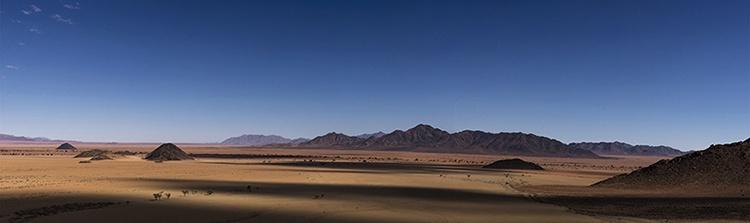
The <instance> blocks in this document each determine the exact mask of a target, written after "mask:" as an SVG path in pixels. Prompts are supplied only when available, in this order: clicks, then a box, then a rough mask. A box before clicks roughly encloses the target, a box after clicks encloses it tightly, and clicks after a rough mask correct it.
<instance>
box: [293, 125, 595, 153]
mask: <svg viewBox="0 0 750 223" xmlns="http://www.w3.org/2000/svg"><path fill="white" fill-rule="evenodd" d="M300 146H303V147H339V148H351V149H366V150H397V151H411V152H436V153H475V154H502V155H525V156H553V157H582V158H601V157H600V156H598V155H596V154H594V153H593V152H591V151H588V150H584V149H578V148H572V147H570V146H568V145H566V144H564V143H562V142H560V141H557V140H554V139H550V138H547V137H542V136H537V135H534V134H526V133H488V132H482V131H469V130H467V131H462V132H457V133H448V132H446V131H443V130H441V129H438V128H434V127H432V126H430V125H425V124H420V125H417V126H415V127H413V128H411V129H408V130H406V131H402V130H396V131H393V132H391V133H388V134H385V135H383V136H380V137H369V138H366V139H365V138H359V137H355V136H347V135H344V134H340V133H335V132H333V133H328V134H326V135H323V136H319V137H316V138H314V139H312V140H310V141H308V142H306V143H302V144H300Z"/></svg>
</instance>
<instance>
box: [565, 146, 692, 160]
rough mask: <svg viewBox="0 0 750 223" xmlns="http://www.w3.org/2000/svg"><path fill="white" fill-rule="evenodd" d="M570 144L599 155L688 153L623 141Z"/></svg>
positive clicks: (672, 155)
mask: <svg viewBox="0 0 750 223" xmlns="http://www.w3.org/2000/svg"><path fill="white" fill-rule="evenodd" d="M569 146H571V147H573V148H578V149H585V150H588V151H591V152H594V153H596V154H597V155H619V156H671V157H675V156H681V155H685V154H687V153H686V152H683V151H680V150H677V149H674V148H672V147H669V146H649V145H630V144H627V143H623V142H581V143H571V144H569Z"/></svg>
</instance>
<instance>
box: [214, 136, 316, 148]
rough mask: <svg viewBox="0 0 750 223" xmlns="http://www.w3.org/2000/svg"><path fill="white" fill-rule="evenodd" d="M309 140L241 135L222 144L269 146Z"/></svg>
mask: <svg viewBox="0 0 750 223" xmlns="http://www.w3.org/2000/svg"><path fill="white" fill-rule="evenodd" d="M308 140H309V139H305V138H297V139H289V138H285V137H282V136H278V135H241V136H237V137H231V138H228V139H226V140H224V141H222V142H221V144H228V145H243V146H262V145H269V144H299V143H302V142H306V141H308Z"/></svg>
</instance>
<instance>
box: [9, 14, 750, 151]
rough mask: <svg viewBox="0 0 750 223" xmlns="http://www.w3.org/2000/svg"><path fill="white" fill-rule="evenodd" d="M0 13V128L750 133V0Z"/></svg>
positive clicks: (84, 132) (576, 136) (114, 132)
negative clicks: (418, 128)
mask: <svg viewBox="0 0 750 223" xmlns="http://www.w3.org/2000/svg"><path fill="white" fill-rule="evenodd" d="M66 4H67V5H68V6H73V7H67V8H66V7H65V5H66ZM31 5H34V6H36V7H38V8H39V9H41V11H40V12H33V9H32V8H31ZM76 8H77V9H76ZM22 10H25V11H27V12H29V11H31V12H33V13H31V14H30V15H26V14H24V12H23V11H22ZM0 11H2V12H1V14H0V66H2V67H0V133H9V134H16V135H27V136H45V137H50V138H62V139H76V140H86V141H122V142H144V141H149V142H163V141H177V142H216V141H221V140H222V139H224V138H226V137H229V136H235V135H240V134H244V133H257V134H279V135H283V136H287V137H314V136H316V135H321V134H324V133H326V132H329V131H337V132H344V133H347V134H360V133H366V132H374V131H386V132H389V131H392V130H394V129H406V128H409V127H412V126H413V125H416V124H418V123H428V124H432V125H434V126H436V127H440V128H442V129H444V130H447V131H451V132H452V131H460V130H463V129H477V130H485V131H492V132H500V131H511V132H518V131H521V132H529V133H535V134H539V135H544V136H548V137H552V138H556V139H559V140H561V141H563V142H578V141H614V140H619V141H625V142H629V143H634V144H658V145H661V144H664V145H670V146H674V147H677V148H680V149H683V150H687V149H702V148H705V147H706V146H708V145H709V144H712V143H725V142H731V141H738V140H741V139H745V138H748V137H750V1H746V0H737V1H708V0H706V1H686V0H679V1H677V0H676V1H653V0H633V1H600V0H589V1H573V0H570V1H568V0H566V1H563V0H559V1H558V0H554V1H541V0H535V1H520V0H519V1H402V0H394V1H365V0H355V1H351V0H342V1H329V0H322V1H152V0H140V1H86V0H83V1H67V0H60V1H58V0H54V1H27V0H0ZM55 15H60V17H61V18H62V19H61V20H62V21H59V20H60V19H57V18H55ZM68 19H69V20H70V22H68ZM69 23H72V24H69ZM30 29H36V30H38V32H36V31H34V32H32V31H30Z"/></svg>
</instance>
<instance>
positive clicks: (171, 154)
mask: <svg viewBox="0 0 750 223" xmlns="http://www.w3.org/2000/svg"><path fill="white" fill-rule="evenodd" d="M146 159H147V160H153V161H167V160H192V159H193V157H191V156H190V155H188V154H187V153H185V151H182V149H180V147H177V146H176V145H175V144H172V143H165V144H161V145H160V146H159V147H158V148H156V149H155V150H154V151H151V152H150V153H148V154H147V155H146Z"/></svg>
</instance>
